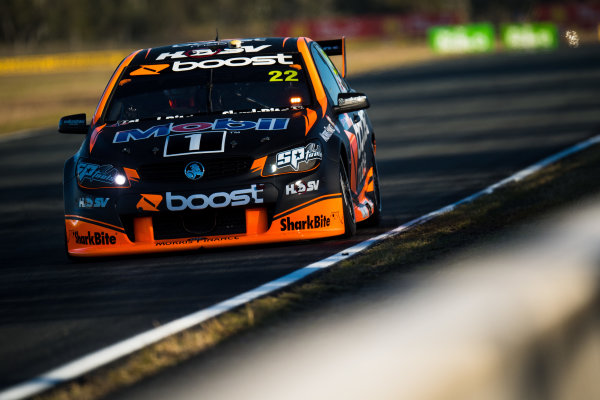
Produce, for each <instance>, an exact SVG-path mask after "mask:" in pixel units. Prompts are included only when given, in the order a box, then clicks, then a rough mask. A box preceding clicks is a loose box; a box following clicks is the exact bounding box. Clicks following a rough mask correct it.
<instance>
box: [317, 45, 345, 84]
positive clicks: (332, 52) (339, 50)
mask: <svg viewBox="0 0 600 400" xmlns="http://www.w3.org/2000/svg"><path fill="white" fill-rule="evenodd" d="M317 43H318V44H319V46H321V48H322V49H323V51H324V52H325V54H327V55H328V56H330V57H331V56H342V77H343V78H346V38H345V37H344V36H342V38H341V39H333V40H317Z"/></svg>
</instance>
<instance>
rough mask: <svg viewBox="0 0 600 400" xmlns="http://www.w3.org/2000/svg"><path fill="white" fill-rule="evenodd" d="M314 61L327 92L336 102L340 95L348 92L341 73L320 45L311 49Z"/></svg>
mask: <svg viewBox="0 0 600 400" xmlns="http://www.w3.org/2000/svg"><path fill="white" fill-rule="evenodd" d="M311 53H312V56H313V59H314V60H315V66H316V67H317V70H318V71H319V76H320V77H321V81H322V82H323V86H324V87H325V90H326V91H327V93H328V94H329V96H330V97H331V99H332V100H334V101H336V100H337V97H338V93H340V92H345V91H346V90H347V88H346V85H345V83H344V81H343V80H342V78H341V77H340V76H339V73H338V72H337V70H336V69H335V67H334V66H333V64H332V63H331V61H330V60H329V58H328V57H327V56H326V55H325V53H323V50H322V49H321V48H320V47H319V46H318V45H316V44H315V45H313V47H312V48H311Z"/></svg>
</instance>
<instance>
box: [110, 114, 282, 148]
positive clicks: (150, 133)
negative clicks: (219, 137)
mask: <svg viewBox="0 0 600 400" xmlns="http://www.w3.org/2000/svg"><path fill="white" fill-rule="evenodd" d="M289 121H290V120H289V118H260V119H259V120H258V121H236V120H233V119H231V118H220V119H217V120H216V121H214V122H190V123H186V124H179V125H173V124H172V123H170V124H164V125H156V126H153V127H151V128H148V129H146V130H145V131H143V130H141V129H130V130H126V131H119V132H117V133H116V134H115V137H114V139H113V143H127V142H129V141H131V140H134V141H135V140H146V139H149V138H152V137H163V136H168V135H169V133H171V132H175V133H193V132H194V133H195V132H199V131H205V130H214V131H223V130H225V131H245V130H249V129H254V130H257V131H278V130H284V129H287V126H288V122H289Z"/></svg>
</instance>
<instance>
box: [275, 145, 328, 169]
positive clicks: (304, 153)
mask: <svg viewBox="0 0 600 400" xmlns="http://www.w3.org/2000/svg"><path fill="white" fill-rule="evenodd" d="M322 159H323V153H322V152H321V146H320V145H318V144H316V143H309V144H308V145H306V147H297V148H295V149H291V150H286V151H282V152H281V153H277V157H276V163H277V168H278V169H281V168H285V167H292V169H293V170H294V171H298V167H299V165H300V164H301V163H308V162H309V161H311V160H322Z"/></svg>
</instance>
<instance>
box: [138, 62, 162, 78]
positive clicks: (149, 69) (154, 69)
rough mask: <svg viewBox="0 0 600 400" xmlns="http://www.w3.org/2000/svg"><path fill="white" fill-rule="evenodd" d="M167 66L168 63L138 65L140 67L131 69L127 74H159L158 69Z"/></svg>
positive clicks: (160, 69)
mask: <svg viewBox="0 0 600 400" xmlns="http://www.w3.org/2000/svg"><path fill="white" fill-rule="evenodd" d="M168 67H169V64H154V65H140V68H138V69H136V70H135V71H131V72H130V73H129V75H131V76H138V75H159V74H160V71H162V70H163V69H166V68H168Z"/></svg>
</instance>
